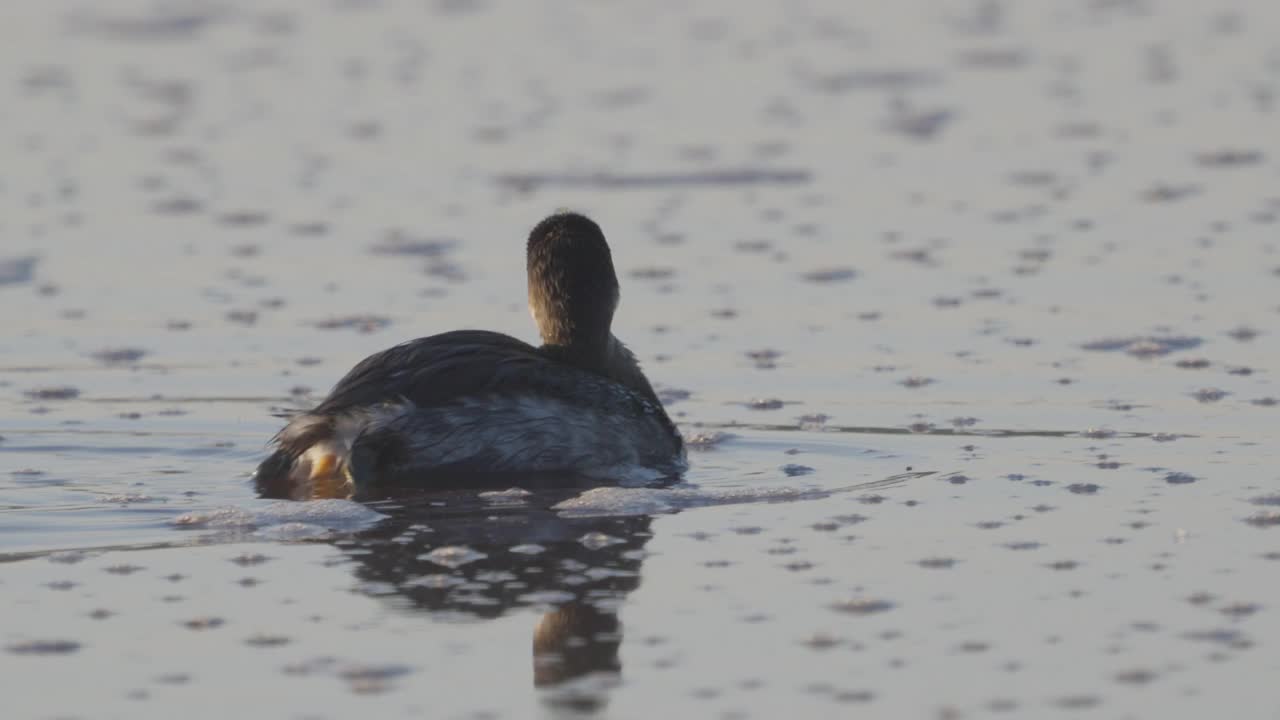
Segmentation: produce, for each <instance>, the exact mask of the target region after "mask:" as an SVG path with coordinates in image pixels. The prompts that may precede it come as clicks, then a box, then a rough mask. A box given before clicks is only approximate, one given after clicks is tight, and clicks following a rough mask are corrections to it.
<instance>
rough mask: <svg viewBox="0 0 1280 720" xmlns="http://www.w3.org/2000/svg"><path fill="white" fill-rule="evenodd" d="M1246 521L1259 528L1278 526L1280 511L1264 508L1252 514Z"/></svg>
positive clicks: (1279, 523)
mask: <svg viewBox="0 0 1280 720" xmlns="http://www.w3.org/2000/svg"><path fill="white" fill-rule="evenodd" d="M1244 521H1245V522H1246V523H1248V524H1250V525H1252V526H1254V527H1257V528H1269V527H1276V526H1277V525H1280V511H1277V510H1263V511H1262V512H1257V513H1254V514H1252V515H1250V516H1249V517H1247V518H1245V519H1244Z"/></svg>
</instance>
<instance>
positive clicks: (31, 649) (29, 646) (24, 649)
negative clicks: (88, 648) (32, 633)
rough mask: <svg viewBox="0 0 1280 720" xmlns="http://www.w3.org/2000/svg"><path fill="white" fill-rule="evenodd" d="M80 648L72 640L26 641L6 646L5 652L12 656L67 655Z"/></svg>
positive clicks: (78, 644)
mask: <svg viewBox="0 0 1280 720" xmlns="http://www.w3.org/2000/svg"><path fill="white" fill-rule="evenodd" d="M80 647H81V645H80V643H78V642H76V641H74V640H27V641H25V642H18V643H14V644H12V645H8V646H6V647H5V650H8V651H9V652H11V653H13V654H14V655H68V654H70V653H73V652H75V651H77V650H79V649H80Z"/></svg>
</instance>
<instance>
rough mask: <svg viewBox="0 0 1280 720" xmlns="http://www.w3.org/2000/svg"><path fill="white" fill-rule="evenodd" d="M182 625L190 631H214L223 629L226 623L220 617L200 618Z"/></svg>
mask: <svg viewBox="0 0 1280 720" xmlns="http://www.w3.org/2000/svg"><path fill="white" fill-rule="evenodd" d="M181 624H182V626H183V627H185V628H187V629H188V630H214V629H216V628H220V627H222V626H223V625H224V624H226V621H225V620H223V619H222V618H220V617H200V618H192V619H191V620H184V621H182V623H181Z"/></svg>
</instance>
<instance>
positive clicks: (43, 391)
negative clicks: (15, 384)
mask: <svg viewBox="0 0 1280 720" xmlns="http://www.w3.org/2000/svg"><path fill="white" fill-rule="evenodd" d="M22 394H23V395H25V396H27V397H29V398H31V399H32V400H74V399H75V398H78V397H80V390H79V389H78V388H74V387H71V386H69V385H61V386H55V387H42V388H34V389H31V390H27V391H25V392H23V393H22Z"/></svg>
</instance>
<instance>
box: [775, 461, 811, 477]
mask: <svg viewBox="0 0 1280 720" xmlns="http://www.w3.org/2000/svg"><path fill="white" fill-rule="evenodd" d="M781 470H782V472H783V474H785V475H786V476H787V477H799V476H800V475H808V474H810V473H812V472H813V468H811V467H809V466H808V465H796V464H794V463H789V464H787V465H783V466H782V468H781Z"/></svg>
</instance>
